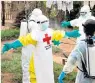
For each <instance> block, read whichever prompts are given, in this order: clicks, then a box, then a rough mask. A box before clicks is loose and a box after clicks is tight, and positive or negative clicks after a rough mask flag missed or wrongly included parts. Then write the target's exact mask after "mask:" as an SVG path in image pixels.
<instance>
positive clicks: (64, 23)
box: [61, 21, 71, 28]
mask: <svg viewBox="0 0 95 83" xmlns="http://www.w3.org/2000/svg"><path fill="white" fill-rule="evenodd" d="M68 26H71V24H70V22H69V21H68V22H67V21H62V22H61V27H62V28H66V27H68Z"/></svg>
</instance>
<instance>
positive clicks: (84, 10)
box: [61, 5, 95, 42]
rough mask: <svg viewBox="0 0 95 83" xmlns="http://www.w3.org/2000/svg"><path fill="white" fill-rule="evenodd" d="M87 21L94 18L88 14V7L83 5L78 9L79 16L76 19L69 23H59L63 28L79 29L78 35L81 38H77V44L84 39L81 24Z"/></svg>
mask: <svg viewBox="0 0 95 83" xmlns="http://www.w3.org/2000/svg"><path fill="white" fill-rule="evenodd" d="M88 19H94V20H95V17H94V16H92V15H91V12H90V8H89V6H88V5H84V6H83V7H82V8H81V9H80V16H79V18H77V19H74V20H71V21H68V22H67V21H63V22H62V23H61V26H62V27H63V28H64V27H68V26H77V27H79V33H80V34H81V36H80V37H79V38H77V42H79V41H80V40H81V39H83V38H85V34H84V32H83V26H82V24H83V23H84V22H86V20H88Z"/></svg>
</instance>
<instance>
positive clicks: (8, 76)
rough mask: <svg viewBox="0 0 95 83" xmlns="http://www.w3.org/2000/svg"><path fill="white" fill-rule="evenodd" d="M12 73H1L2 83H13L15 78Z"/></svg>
mask: <svg viewBox="0 0 95 83" xmlns="http://www.w3.org/2000/svg"><path fill="white" fill-rule="evenodd" d="M13 76H14V75H13V74H12V73H7V72H6V73H1V80H2V81H1V83H13V81H12V78H13Z"/></svg>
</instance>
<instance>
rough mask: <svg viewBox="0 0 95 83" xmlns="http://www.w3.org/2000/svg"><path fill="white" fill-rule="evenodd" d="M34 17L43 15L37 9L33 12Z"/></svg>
mask: <svg viewBox="0 0 95 83" xmlns="http://www.w3.org/2000/svg"><path fill="white" fill-rule="evenodd" d="M32 15H35V16H39V15H42V11H41V10H40V9H39V8H35V9H34V10H33V11H32Z"/></svg>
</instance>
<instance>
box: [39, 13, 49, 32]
mask: <svg viewBox="0 0 95 83" xmlns="http://www.w3.org/2000/svg"><path fill="white" fill-rule="evenodd" d="M37 24H38V26H39V29H40V30H42V31H44V30H46V29H47V28H48V27H49V19H48V18H47V17H46V16H45V15H40V16H38V18H37Z"/></svg>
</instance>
